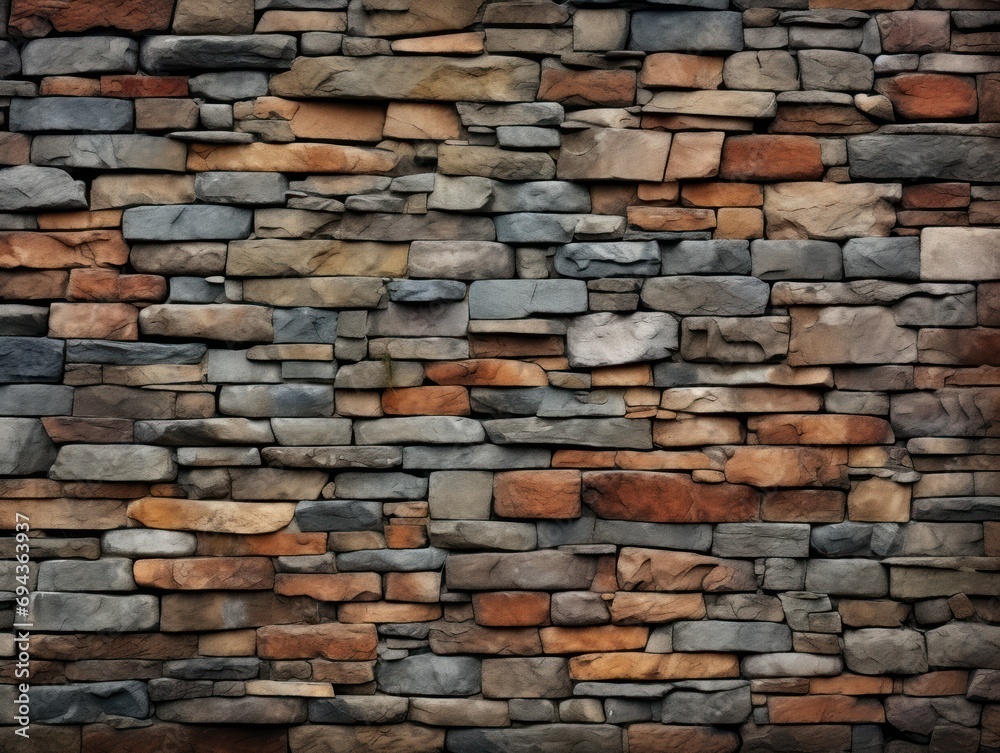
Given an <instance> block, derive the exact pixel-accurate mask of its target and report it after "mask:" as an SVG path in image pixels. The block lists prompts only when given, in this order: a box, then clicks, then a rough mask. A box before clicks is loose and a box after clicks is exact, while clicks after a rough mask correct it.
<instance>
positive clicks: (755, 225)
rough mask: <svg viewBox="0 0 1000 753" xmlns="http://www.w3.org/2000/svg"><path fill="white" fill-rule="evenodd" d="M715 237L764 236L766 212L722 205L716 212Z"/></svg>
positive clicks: (750, 238)
mask: <svg viewBox="0 0 1000 753" xmlns="http://www.w3.org/2000/svg"><path fill="white" fill-rule="evenodd" d="M716 223H717V224H716V226H715V231H714V232H713V233H712V237H713V238H717V239H731V240H754V239H755V238H763V237H764V213H763V212H762V211H760V210H759V209H751V208H741V207H721V208H720V209H719V210H718V212H716Z"/></svg>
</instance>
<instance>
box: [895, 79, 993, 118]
mask: <svg viewBox="0 0 1000 753" xmlns="http://www.w3.org/2000/svg"><path fill="white" fill-rule="evenodd" d="M875 91H877V92H879V93H880V94H884V95H885V96H887V97H888V98H889V100H890V101H891V102H892V106H893V109H894V110H895V111H896V115H897V116H900V117H903V118H908V119H910V120H938V119H943V118H963V117H966V116H968V115H975V114H976V109H977V106H978V102H977V98H976V81H975V79H973V78H972V77H970V76H949V75H946V74H941V73H901V74H899V75H897V76H891V77H889V78H880V79H879V80H878V81H876V82H875Z"/></svg>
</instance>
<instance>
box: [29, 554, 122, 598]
mask: <svg viewBox="0 0 1000 753" xmlns="http://www.w3.org/2000/svg"><path fill="white" fill-rule="evenodd" d="M38 590H39V591H135V590H136V585H135V580H134V579H133V577H132V560H127V559H120V558H117V557H108V558H106V559H102V560H96V561H94V562H81V561H80V560H46V561H45V562H42V563H40V564H39V565H38Z"/></svg>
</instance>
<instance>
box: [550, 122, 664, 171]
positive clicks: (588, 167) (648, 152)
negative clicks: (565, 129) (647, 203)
mask: <svg viewBox="0 0 1000 753" xmlns="http://www.w3.org/2000/svg"><path fill="white" fill-rule="evenodd" d="M670 142H671V135H670V134H668V133H661V132H657V131H638V130H635V129H627V128H587V129H584V130H582V131H579V132H578V133H570V134H567V135H566V136H564V137H563V141H562V148H561V149H560V153H559V154H560V157H559V164H558V172H557V174H558V176H559V179H560V180H579V179H588V178H600V179H603V180H608V179H611V180H647V181H662V180H663V175H664V171H665V169H666V166H667V154H668V153H669V151H670ZM638 155H642V157H641V158H640V157H639V156H638Z"/></svg>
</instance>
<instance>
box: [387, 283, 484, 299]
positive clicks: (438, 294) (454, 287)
mask: <svg viewBox="0 0 1000 753" xmlns="http://www.w3.org/2000/svg"><path fill="white" fill-rule="evenodd" d="M388 287H389V300H390V301H394V302H396V303H440V302H444V301H461V300H464V299H465V283H464V282H458V281H457V280H393V281H392V282H390V283H389V285H388Z"/></svg>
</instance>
